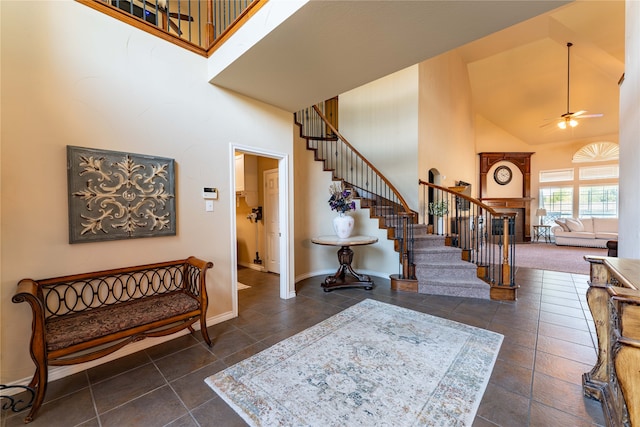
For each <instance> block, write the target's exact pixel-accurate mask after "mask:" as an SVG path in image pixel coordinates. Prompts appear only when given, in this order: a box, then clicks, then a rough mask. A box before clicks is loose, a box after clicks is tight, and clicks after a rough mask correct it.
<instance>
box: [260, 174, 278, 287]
mask: <svg viewBox="0 0 640 427" xmlns="http://www.w3.org/2000/svg"><path fill="white" fill-rule="evenodd" d="M278 198H279V187H278V169H270V170H266V171H264V214H263V215H264V224H265V233H266V235H267V236H266V237H267V238H266V241H267V248H266V268H267V271H271V272H273V273H278V274H279V273H280V215H279V211H278Z"/></svg>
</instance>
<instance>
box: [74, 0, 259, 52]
mask: <svg viewBox="0 0 640 427" xmlns="http://www.w3.org/2000/svg"><path fill="white" fill-rule="evenodd" d="M76 1H77V2H79V3H82V4H85V5H87V6H89V7H91V8H93V9H96V10H99V11H100V12H103V13H105V14H107V15H109V16H112V17H114V18H116V19H119V20H121V21H123V22H126V23H128V24H130V25H133V26H135V27H137V28H139V29H141V30H143V31H146V32H148V33H150V34H154V35H156V36H158V37H161V38H163V39H165V40H167V41H170V42H172V43H175V44H177V45H179V46H182V47H184V48H186V49H189V50H191V51H193V52H195V53H198V54H200V55H203V56H206V57H208V56H210V55H211V54H212V53H213V51H214V50H215V48H216V46H218V45H219V43H220V42H221V41H223V40H225V39H226V38H228V37H229V36H230V35H231V34H232V33H233V32H234V31H235V30H236V29H237V28H238V27H239V26H241V25H242V24H243V23H244V21H246V20H247V19H249V17H250V16H252V15H253V14H254V13H255V12H256V11H257V10H258V9H259V8H260V7H261V6H262V5H264V4H265V3H266V1H267V0H76Z"/></svg>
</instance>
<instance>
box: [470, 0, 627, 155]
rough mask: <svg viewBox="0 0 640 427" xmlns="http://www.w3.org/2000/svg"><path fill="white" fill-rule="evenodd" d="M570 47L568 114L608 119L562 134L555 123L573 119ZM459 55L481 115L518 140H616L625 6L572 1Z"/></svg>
mask: <svg viewBox="0 0 640 427" xmlns="http://www.w3.org/2000/svg"><path fill="white" fill-rule="evenodd" d="M567 42H571V43H573V46H572V47H571V53H570V73H569V78H570V89H571V90H570V98H569V101H570V102H569V105H570V110H571V112H576V111H579V110H586V111H587V112H586V113H585V115H590V114H603V116H602V117H598V118H588V119H582V120H579V124H578V126H577V127H575V128H568V129H565V130H561V129H559V128H558V127H557V126H556V123H557V121H558V120H553V119H557V118H558V117H559V116H561V115H562V114H564V113H566V112H567V46H566V44H567ZM458 52H459V53H460V54H461V55H462V57H463V58H464V60H465V62H466V63H467V64H468V70H469V78H470V82H471V88H472V94H473V102H474V106H475V109H476V112H477V113H478V114H480V115H482V116H483V117H484V118H486V119H487V120H489V121H490V122H493V123H494V124H496V125H497V126H499V127H500V128H502V129H504V130H505V131H507V132H509V133H510V134H512V135H514V136H516V137H518V138H519V139H521V140H523V141H525V142H527V143H529V144H534V145H535V144H544V143H550V142H558V141H567V140H584V139H589V138H594V137H597V136H603V137H610V136H611V135H617V133H618V102H619V96H618V93H619V92H618V90H619V86H618V82H619V80H620V78H621V77H622V75H623V73H624V1H602V2H598V1H577V2H573V3H571V4H569V5H567V6H564V7H561V8H559V9H556V10H554V11H551V12H549V13H546V14H543V15H541V16H538V17H535V18H532V19H529V20H527V21H526V22H524V23H521V24H518V25H515V26H513V27H510V28H507V29H505V30H502V31H499V32H497V33H495V34H492V35H490V36H487V37H484V38H482V39H479V40H477V41H474V42H472V43H469V44H467V45H465V46H463V47H461V48H459V49H458ZM541 126H542V127H541ZM616 141H617V139H616Z"/></svg>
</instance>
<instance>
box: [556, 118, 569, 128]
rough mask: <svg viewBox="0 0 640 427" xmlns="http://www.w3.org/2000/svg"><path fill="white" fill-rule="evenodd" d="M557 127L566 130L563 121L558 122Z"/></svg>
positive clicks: (565, 124)
mask: <svg viewBox="0 0 640 427" xmlns="http://www.w3.org/2000/svg"><path fill="white" fill-rule="evenodd" d="M558 127H559V128H560V129H566V128H567V122H565V121H564V120H563V121H561V122H558Z"/></svg>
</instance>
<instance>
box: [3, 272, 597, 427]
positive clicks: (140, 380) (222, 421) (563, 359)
mask: <svg viewBox="0 0 640 427" xmlns="http://www.w3.org/2000/svg"><path fill="white" fill-rule="evenodd" d="M238 277H239V280H240V281H241V282H243V283H245V284H247V285H250V286H251V288H249V289H245V290H241V291H239V311H240V316H239V317H238V318H235V319H232V320H229V321H227V322H224V323H221V324H218V325H215V326H212V327H211V328H210V332H209V334H210V336H211V337H212V339H213V340H214V345H213V347H212V348H208V347H207V346H206V344H204V343H203V342H202V339H201V337H200V336H192V335H186V336H183V337H180V338H177V339H174V340H172V341H169V342H166V343H163V344H159V345H157V346H154V347H151V348H149V349H146V350H143V351H140V352H138V353H135V354H132V355H129V356H127V357H124V358H121V359H118V360H116V361H113V362H109V363H106V364H103V365H100V366H98V367H95V368H92V369H89V370H87V371H84V372H80V373H78V374H75V375H73V376H70V377H67V378H63V379H60V380H57V381H53V382H52V383H50V384H49V389H48V392H47V399H46V402H45V404H44V405H43V406H42V408H41V409H40V412H39V414H38V416H37V418H36V419H35V420H34V421H33V422H32V423H31V425H32V426H34V427H36V426H47V427H53V426H64V427H69V426H105V427H106V426H118V427H122V426H145V427H149V426H176V427H177V426H222V427H226V426H242V425H245V423H244V422H243V421H242V419H241V418H240V417H239V416H237V415H236V414H235V412H234V411H233V410H232V409H231V408H230V407H229V406H227V405H226V404H225V403H224V402H223V401H222V400H221V399H220V398H219V397H218V396H217V395H216V394H215V393H214V392H213V391H211V389H210V388H209V387H208V386H207V385H206V384H205V383H204V381H203V380H204V378H206V377H208V376H209V375H212V374H214V373H216V372H218V371H220V370H221V369H223V368H225V367H227V366H230V365H232V364H234V363H236V362H238V361H240V360H242V359H244V358H246V357H249V356H251V355H253V354H255V353H257V352H259V351H261V350H263V349H265V348H267V347H269V346H270V345H272V344H274V343H276V342H278V341H281V340H282V339H284V338H287V337H289V336H291V335H293V334H295V333H297V332H299V331H301V330H303V329H305V328H307V327H309V326H311V325H314V324H316V323H317V322H319V321H321V320H323V319H325V318H327V317H329V316H331V315H333V314H335V313H337V312H339V311H340V310H342V309H344V308H346V307H349V306H351V305H352V304H355V303H357V302H358V301H360V300H362V299H364V298H374V299H377V300H380V301H384V302H388V303H392V304H396V305H399V306H403V307H407V308H410V309H413V310H417V311H421V312H425V313H429V314H433V315H437V316H441V317H444V318H448V319H452V320H455V321H459V322H463V323H467V324H470V325H474V326H478V327H482V328H487V329H490V330H493V331H496V332H499V333H502V334H503V335H504V336H505V339H504V342H503V345H502V348H501V351H500V354H499V357H498V360H497V362H496V365H495V369H494V372H493V375H492V377H491V380H490V383H489V385H488V387H487V390H486V391H485V394H484V397H483V399H482V402H481V404H480V407H479V409H478V413H477V417H476V419H475V422H474V426H477V427H484V426H518V427H519V426H545V427H548V426H591V425H604V418H603V414H602V410H601V408H600V404H599V403H598V402H596V401H594V400H590V399H587V398H584V397H583V395H582V387H581V376H582V373H584V372H586V371H589V370H590V369H591V367H592V366H593V364H594V362H595V360H596V353H595V345H594V334H593V332H592V331H593V322H592V320H591V317H590V314H589V310H588V308H587V306H586V301H585V292H586V289H587V276H583V275H575V274H568V273H557V272H550V271H542V270H532V269H524V268H520V269H518V271H517V272H516V277H517V280H516V283H518V284H519V285H520V286H521V287H520V290H519V294H518V301H516V302H496V301H484V300H474V299H468V298H458V297H438V296H436V297H434V296H427V295H420V294H413V293H406V292H396V291H392V290H391V289H390V287H389V281H388V280H387V279H383V278H375V282H376V287H375V288H374V290H372V291H365V290H364V289H342V290H335V291H333V292H330V293H325V292H323V291H322V290H321V288H320V282H321V280H322V278H318V277H316V278H311V279H307V280H304V281H302V282H300V283H299V284H298V286H297V289H298V296H297V297H296V298H294V299H291V300H281V299H280V298H279V297H278V276H276V275H273V274H268V273H258V272H256V271H254V270H251V269H240V270H239V272H238ZM23 417H24V414H17V415H14V414H11V413H8V414H7V413H3V420H2V426H7V427H8V426H18V425H22V421H23Z"/></svg>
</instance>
